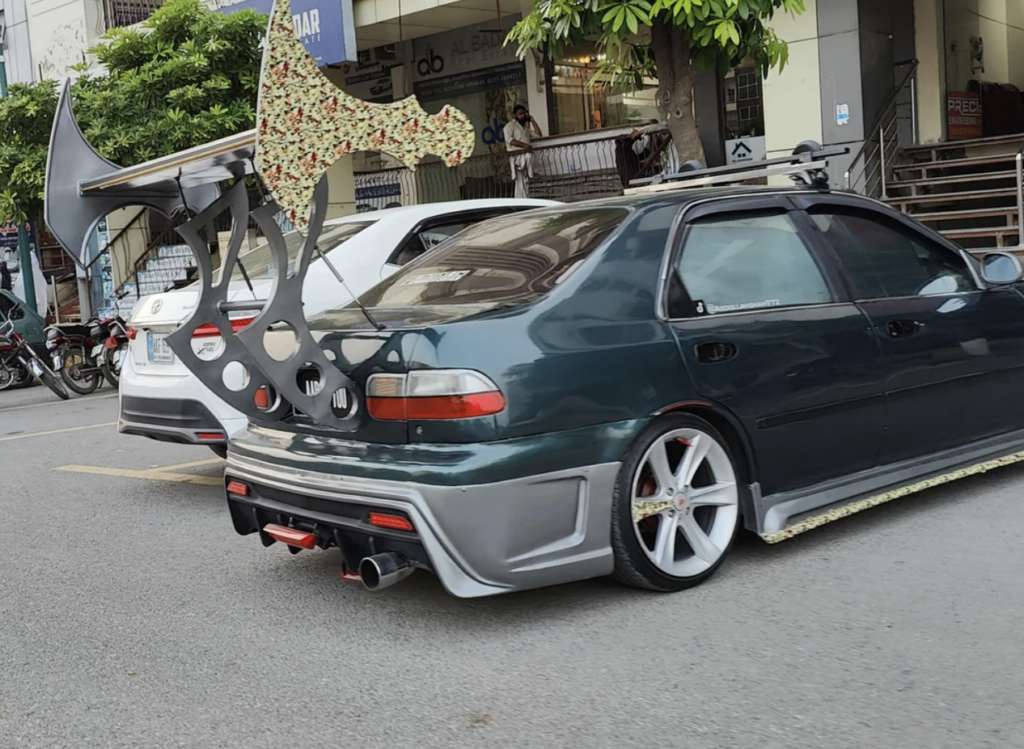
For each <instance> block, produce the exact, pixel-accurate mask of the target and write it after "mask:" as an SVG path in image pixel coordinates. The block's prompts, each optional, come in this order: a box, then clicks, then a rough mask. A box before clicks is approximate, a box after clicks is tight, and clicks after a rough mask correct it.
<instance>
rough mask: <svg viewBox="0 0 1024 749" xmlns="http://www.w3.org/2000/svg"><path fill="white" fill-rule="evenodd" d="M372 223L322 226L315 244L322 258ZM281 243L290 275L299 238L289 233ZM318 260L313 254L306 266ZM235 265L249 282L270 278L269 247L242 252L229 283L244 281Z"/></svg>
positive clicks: (264, 246) (296, 258) (299, 241)
mask: <svg viewBox="0 0 1024 749" xmlns="http://www.w3.org/2000/svg"><path fill="white" fill-rule="evenodd" d="M373 223H375V222H374V221H365V222H362V221H361V222H349V223H344V224H332V225H329V226H325V227H324V228H323V231H322V232H320V239H319V240H318V241H317V245H319V247H320V249H321V250H323V251H324V253H325V254H326V253H328V252H330V251H331V250H333V249H334V248H335V247H337V246H338V245H340V244H342V243H343V242H346V241H347V240H349V239H351V238H352V237H354V236H355V235H356V234H358V233H359V232H361V231H362V230H363V229H365V228H366V227H367V226H371V225H372V224H373ZM284 242H285V246H286V247H287V248H288V272H289V273H291V272H292V271H293V270H294V269H295V263H296V262H297V261H298V259H299V248H301V247H302V235H301V234H299V233H298V232H297V231H290V232H288V233H287V234H285V235H284ZM318 260H319V258H318V257H317V256H316V255H315V254H314V255H313V260H312V261H311V263H310V265H312V263H315V262H317V261H318ZM239 265H241V266H242V268H244V269H245V272H246V274H247V275H248V276H249V278H250V279H257V278H272V277H273V275H274V258H273V256H272V255H271V254H270V247H269V246H268V245H267V244H265V243H264V244H261V245H260V246H259V247H256V248H254V249H252V250H250V251H249V252H246V253H245V254H243V255H241V256H240V257H239V258H238V264H236V265H235V270H234V272H233V273H232V274H231V280H232V281H243V280H244V278H243V276H242V271H241V270H240V269H239V267H238V266H239ZM221 270H222V269H218V270H217V272H216V273H215V274H214V283H220V277H221Z"/></svg>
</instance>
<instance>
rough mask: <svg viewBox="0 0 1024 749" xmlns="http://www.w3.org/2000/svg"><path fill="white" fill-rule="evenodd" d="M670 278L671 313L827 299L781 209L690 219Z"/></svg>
mask: <svg viewBox="0 0 1024 749" xmlns="http://www.w3.org/2000/svg"><path fill="white" fill-rule="evenodd" d="M672 280H673V282H674V285H675V286H676V290H675V293H672V291H671V290H670V299H669V316H670V317H672V318H673V319H684V318H688V317H700V316H702V315H716V314H722V313H727V312H746V311H750V310H761V309H774V308H781V307H797V306H806V305H813V304H826V303H828V302H831V301H832V293H831V291H830V290H829V287H828V284H827V283H826V281H825V278H824V276H823V275H822V273H821V270H820V269H819V268H818V265H817V263H816V262H815V259H814V257H813V255H812V254H811V252H810V250H809V249H808V247H807V245H806V244H805V243H804V241H803V239H802V238H801V236H800V234H799V232H798V231H797V227H796V225H795V224H794V223H793V221H792V219H791V218H790V217H789V216H788V215H786V214H784V213H776V214H770V213H765V214H760V215H758V214H746V215H742V214H740V215H732V216H727V217H712V218H709V219H703V220H699V221H697V222H694V223H691V224H690V225H689V228H688V229H687V231H686V235H685V238H684V242H683V247H682V252H681V253H680V254H679V256H678V259H677V261H676V267H675V278H674V279H672Z"/></svg>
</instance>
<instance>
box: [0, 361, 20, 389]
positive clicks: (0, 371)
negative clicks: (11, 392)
mask: <svg viewBox="0 0 1024 749" xmlns="http://www.w3.org/2000/svg"><path fill="white" fill-rule="evenodd" d="M15 376H16V375H15V373H14V372H12V371H11V370H10V369H8V368H7V367H5V366H3V365H0V390H7V388H9V387H10V386H11V385H13V384H14V378H15Z"/></svg>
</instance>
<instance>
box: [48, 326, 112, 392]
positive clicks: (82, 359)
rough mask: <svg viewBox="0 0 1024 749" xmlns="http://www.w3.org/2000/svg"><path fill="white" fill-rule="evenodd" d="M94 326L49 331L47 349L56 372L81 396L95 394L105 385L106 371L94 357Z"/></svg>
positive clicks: (65, 327) (57, 327) (60, 328)
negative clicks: (104, 376)
mask: <svg viewBox="0 0 1024 749" xmlns="http://www.w3.org/2000/svg"><path fill="white" fill-rule="evenodd" d="M92 322H93V321H92V320H90V321H89V322H88V323H86V324H84V325H50V326H49V327H47V328H46V348H47V349H48V350H49V351H50V356H51V357H52V360H53V369H54V371H55V372H60V378H61V379H62V380H64V384H65V385H67V386H68V387H69V388H71V389H72V390H74V391H75V392H76V393H78V394H79V395H88V394H89V393H92V392H94V391H95V390H96V388H98V387H99V386H100V383H101V382H102V381H103V368H102V367H101V366H100V365H99V363H98V362H97V361H96V359H95V358H94V357H93V349H94V347H95V344H96V341H95V340H94V339H93V338H92V336H91V335H90V332H91V328H92ZM101 350H102V349H101Z"/></svg>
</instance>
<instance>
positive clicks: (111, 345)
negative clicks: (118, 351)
mask: <svg viewBox="0 0 1024 749" xmlns="http://www.w3.org/2000/svg"><path fill="white" fill-rule="evenodd" d="M104 345H105V346H106V347H107V348H117V339H116V338H108V339H107V342H106V343H105V344H104Z"/></svg>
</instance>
